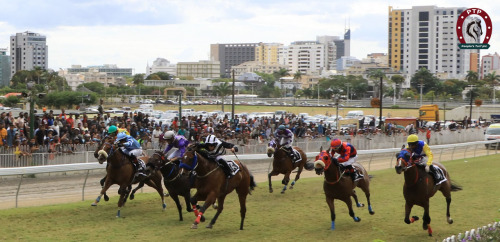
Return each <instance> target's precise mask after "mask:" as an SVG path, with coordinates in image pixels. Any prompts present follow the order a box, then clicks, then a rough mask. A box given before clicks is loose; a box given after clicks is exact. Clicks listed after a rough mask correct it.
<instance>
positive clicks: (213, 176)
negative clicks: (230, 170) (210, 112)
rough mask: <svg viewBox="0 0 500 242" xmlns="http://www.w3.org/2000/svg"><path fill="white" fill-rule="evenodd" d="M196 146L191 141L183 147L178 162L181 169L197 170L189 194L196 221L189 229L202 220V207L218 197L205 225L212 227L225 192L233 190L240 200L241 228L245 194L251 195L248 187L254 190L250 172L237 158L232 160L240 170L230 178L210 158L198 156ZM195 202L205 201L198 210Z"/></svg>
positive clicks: (243, 218)
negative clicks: (212, 213) (193, 184)
mask: <svg viewBox="0 0 500 242" xmlns="http://www.w3.org/2000/svg"><path fill="white" fill-rule="evenodd" d="M197 149H198V147H197V144H190V145H189V146H188V147H187V149H186V153H184V157H183V160H182V163H181V165H180V167H181V168H183V169H186V170H190V171H195V172H196V175H195V176H196V181H195V187H196V194H194V195H193V196H192V197H191V205H192V206H193V210H194V214H195V216H196V220H195V221H194V223H193V225H192V226H191V228H192V229H196V228H198V224H199V223H200V222H203V221H204V217H203V214H204V213H205V210H206V209H207V208H208V207H209V206H210V205H212V204H213V203H214V202H215V201H216V200H218V202H219V204H218V207H217V213H216V214H215V216H214V217H213V218H212V220H211V221H210V223H209V224H208V225H207V228H212V227H213V225H214V224H215V222H216V221H217V218H218V217H219V215H220V214H221V212H222V210H223V209H224V200H225V198H226V195H227V194H229V193H231V192H232V191H233V190H236V193H238V199H239V202H240V217H241V222H240V230H243V223H244V221H245V215H246V211H247V208H246V198H247V195H248V194H250V189H253V186H252V185H251V184H253V182H251V179H252V177H251V175H250V172H249V171H248V169H247V167H246V166H245V165H244V164H243V163H241V162H240V161H238V160H236V161H235V162H236V164H237V165H238V166H239V169H240V171H239V172H238V173H236V175H234V176H233V177H231V178H229V179H227V178H226V175H225V174H224V171H223V170H222V169H221V168H220V167H219V165H218V164H217V163H216V162H214V161H209V160H208V159H207V158H205V157H204V156H203V155H201V154H200V153H199V151H198V150H197ZM198 201H205V203H204V204H203V206H202V207H201V208H200V210H199V211H198V210H197V209H196V203H197V202H198Z"/></svg>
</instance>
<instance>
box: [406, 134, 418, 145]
mask: <svg viewBox="0 0 500 242" xmlns="http://www.w3.org/2000/svg"><path fill="white" fill-rule="evenodd" d="M417 141H418V136H417V135H416V134H412V135H410V136H408V139H406V142H407V143H414V142H417Z"/></svg>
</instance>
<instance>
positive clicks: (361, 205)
mask: <svg viewBox="0 0 500 242" xmlns="http://www.w3.org/2000/svg"><path fill="white" fill-rule="evenodd" d="M364 206H365V205H364V204H362V203H356V207H358V208H361V207H364Z"/></svg>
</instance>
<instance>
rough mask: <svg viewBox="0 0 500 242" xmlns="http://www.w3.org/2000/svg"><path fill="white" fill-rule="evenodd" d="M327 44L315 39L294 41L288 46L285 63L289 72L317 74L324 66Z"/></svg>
mask: <svg viewBox="0 0 500 242" xmlns="http://www.w3.org/2000/svg"><path fill="white" fill-rule="evenodd" d="M326 48H327V46H326V45H325V44H322V43H319V42H317V41H295V42H292V43H291V44H290V45H289V46H288V53H287V62H286V65H288V66H289V67H290V73H291V74H293V73H296V72H298V71H299V72H301V73H303V74H310V75H319V74H321V72H322V71H323V70H325V67H326V62H325V60H326V58H325V55H326V51H325V49H326Z"/></svg>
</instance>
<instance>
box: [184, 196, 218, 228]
mask: <svg viewBox="0 0 500 242" xmlns="http://www.w3.org/2000/svg"><path fill="white" fill-rule="evenodd" d="M195 195H196V194H195ZM215 200H216V198H215V192H213V191H212V192H210V193H209V194H208V195H207V198H206V199H205V203H204V204H203V206H201V208H200V211H199V212H198V215H197V216H196V219H195V220H194V223H193V225H192V226H191V228H192V229H197V228H198V224H199V223H200V222H203V221H204V219H202V218H203V213H205V211H206V210H207V208H208V207H210V205H212V204H213V203H214V202H215ZM219 203H220V202H219ZM191 204H193V200H192V199H191ZM217 210H219V208H217Z"/></svg>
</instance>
